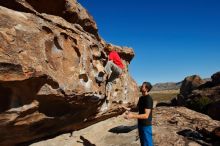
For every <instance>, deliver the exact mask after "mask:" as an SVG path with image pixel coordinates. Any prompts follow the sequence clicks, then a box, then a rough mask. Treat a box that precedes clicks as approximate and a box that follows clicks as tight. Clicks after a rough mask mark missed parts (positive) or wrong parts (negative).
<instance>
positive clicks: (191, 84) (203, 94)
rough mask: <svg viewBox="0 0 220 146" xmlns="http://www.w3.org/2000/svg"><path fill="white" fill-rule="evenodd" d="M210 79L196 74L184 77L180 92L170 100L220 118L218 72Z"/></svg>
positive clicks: (219, 73)
mask: <svg viewBox="0 0 220 146" xmlns="http://www.w3.org/2000/svg"><path fill="white" fill-rule="evenodd" d="M211 79H212V80H211V81H209V80H208V81H204V80H202V79H201V78H200V77H199V76H197V75H193V76H190V77H186V78H185V80H184V81H183V84H182V86H181V88H180V94H179V95H178V97H177V98H176V99H173V100H172V102H173V103H174V104H176V105H181V106H187V107H189V108H191V109H194V110H196V111H200V112H202V113H205V114H208V115H209V116H211V117H212V118H213V119H216V120H220V112H219V110H220V102H219V101H220V92H219V91H220V72H217V73H215V74H213V75H212V77H211Z"/></svg>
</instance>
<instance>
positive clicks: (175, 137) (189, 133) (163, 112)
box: [30, 107, 220, 146]
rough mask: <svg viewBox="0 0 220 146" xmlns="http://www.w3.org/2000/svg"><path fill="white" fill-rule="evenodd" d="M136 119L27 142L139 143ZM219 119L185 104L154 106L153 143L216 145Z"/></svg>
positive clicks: (37, 145) (114, 120) (50, 145)
mask: <svg viewBox="0 0 220 146" xmlns="http://www.w3.org/2000/svg"><path fill="white" fill-rule="evenodd" d="M136 124H137V121H136V120H125V119H124V118H123V117H122V116H118V117H114V118H111V119H108V120H106V121H103V122H100V123H97V124H95V125H92V126H90V127H88V128H85V129H83V130H79V131H75V132H73V133H72V134H71V133H66V134H63V135H59V136H57V137H55V138H52V139H47V140H44V141H38V142H35V143H31V144H30V145H31V146H45V145H47V146H53V145H57V146H58V145H74V146H83V145H88V146H89V145H91V146H95V145H97V146H109V145H112V146H139V145H140V142H139V137H138V131H137V125H136ZM219 125H220V122H219V121H215V120H212V119H211V118H210V117H208V116H207V115H203V114H200V113H197V112H195V111H192V110H190V109H187V108H185V107H157V108H155V109H154V111H153V141H154V145H155V146H191V145H193V146H201V145H202V146H204V145H207V146H208V145H214V146H219V144H220V143H219V142H220V137H219V136H218V135H217V133H219V128H218V126H219Z"/></svg>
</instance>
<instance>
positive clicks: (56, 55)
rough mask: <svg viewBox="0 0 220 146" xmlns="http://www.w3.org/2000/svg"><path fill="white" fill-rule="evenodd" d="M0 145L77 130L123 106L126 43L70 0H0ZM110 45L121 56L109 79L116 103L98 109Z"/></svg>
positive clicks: (128, 95)
mask: <svg viewBox="0 0 220 146" xmlns="http://www.w3.org/2000/svg"><path fill="white" fill-rule="evenodd" d="M0 5H1V6H0V93H1V94H0V145H14V144H17V143H21V142H25V141H29V140H33V139H36V138H40V137H44V136H48V135H52V134H56V133H58V132H64V131H69V130H76V129H81V128H83V127H86V126H88V125H91V124H94V123H96V122H98V121H101V120H104V119H106V118H109V117H112V116H115V115H118V114H121V113H122V112H124V110H123V109H121V108H120V106H119V104H118V103H119V102H121V101H123V102H124V103H127V104H125V106H126V105H129V106H131V105H134V104H135V102H136V99H135V97H137V96H138V95H137V94H138V87H137V84H136V83H135V81H134V80H133V79H132V78H131V77H130V75H129V74H128V65H129V63H130V61H131V60H132V58H133V57H134V52H133V50H132V49H131V48H127V47H119V46H114V45H111V44H107V43H105V41H104V40H103V39H102V38H101V37H100V36H99V35H98V31H97V26H96V23H95V21H94V20H93V19H92V17H91V16H90V15H89V14H88V12H87V11H86V10H85V9H84V8H83V7H82V6H81V5H80V4H79V3H77V1H75V0H67V1H64V0H57V1H56V2H54V1H53V0H47V1H44V0H3V1H0ZM109 47H115V48H117V51H118V52H119V55H120V56H121V57H122V59H123V63H124V65H125V69H124V72H123V76H121V77H120V78H119V79H117V80H116V84H114V85H113V90H112V95H113V97H114V98H113V99H114V101H115V102H114V103H113V104H111V106H110V107H109V109H108V110H107V111H106V112H101V113H100V107H101V106H102V105H103V102H104V100H105V98H106V97H105V83H101V84H97V83H96V82H95V76H96V75H97V74H98V73H99V72H100V71H102V70H103V68H104V65H105V62H104V60H103V59H106V57H107V55H106V52H105V50H106V49H108V48H109Z"/></svg>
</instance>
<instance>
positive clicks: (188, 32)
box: [79, 0, 220, 84]
mask: <svg viewBox="0 0 220 146" xmlns="http://www.w3.org/2000/svg"><path fill="white" fill-rule="evenodd" d="M79 2H80V3H81V4H82V5H83V6H84V7H85V8H86V9H87V10H88V11H89V13H90V14H91V15H92V16H93V17H94V19H95V21H96V23H97V25H98V28H99V34H100V35H101V37H102V38H104V39H105V40H106V41H107V42H109V43H112V44H115V45H120V46H128V47H132V48H133V49H134V51H135V54H136V55H135V58H134V59H133V61H132V63H131V65H130V67H129V68H130V74H131V75H132V76H133V78H134V79H135V80H136V81H137V82H138V84H141V83H142V82H143V81H145V80H147V81H150V82H152V83H153V84H154V83H158V82H170V81H174V82H176V81H181V80H183V79H184V78H185V77H186V76H188V75H193V74H198V75H200V76H201V77H204V78H205V77H210V76H211V75H212V74H213V73H215V72H217V71H220V0H79Z"/></svg>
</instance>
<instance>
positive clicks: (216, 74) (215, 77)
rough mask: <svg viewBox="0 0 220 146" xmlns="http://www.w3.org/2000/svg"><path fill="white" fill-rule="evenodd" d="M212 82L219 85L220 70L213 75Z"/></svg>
mask: <svg viewBox="0 0 220 146" xmlns="http://www.w3.org/2000/svg"><path fill="white" fill-rule="evenodd" d="M212 82H213V84H214V85H219V84H220V72H217V73H215V74H213V75H212Z"/></svg>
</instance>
